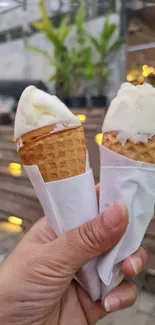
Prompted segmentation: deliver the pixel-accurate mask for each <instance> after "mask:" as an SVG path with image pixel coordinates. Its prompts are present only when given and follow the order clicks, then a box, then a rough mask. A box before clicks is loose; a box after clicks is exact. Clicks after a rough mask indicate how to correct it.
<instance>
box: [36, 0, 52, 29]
mask: <svg viewBox="0 0 155 325" xmlns="http://www.w3.org/2000/svg"><path fill="white" fill-rule="evenodd" d="M39 10H40V14H41V17H42V20H43V22H44V25H45V27H46V28H47V29H49V30H50V29H53V24H52V21H51V20H50V19H49V17H48V13H47V10H46V8H45V0H40V1H39Z"/></svg>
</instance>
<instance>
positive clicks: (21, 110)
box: [15, 86, 81, 140]
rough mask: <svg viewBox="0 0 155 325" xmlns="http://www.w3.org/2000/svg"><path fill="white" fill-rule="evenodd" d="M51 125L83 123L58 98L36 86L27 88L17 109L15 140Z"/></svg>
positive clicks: (77, 124) (76, 124)
mask: <svg viewBox="0 0 155 325" xmlns="http://www.w3.org/2000/svg"><path fill="white" fill-rule="evenodd" d="M51 124H56V125H61V124H66V125H67V126H79V125H81V122H80V120H79V119H78V118H77V117H76V116H75V115H74V114H72V112H71V111H70V110H69V109H68V108H67V107H66V105H65V104H64V103H62V102H61V101H60V100H59V98H57V97H56V96H51V95H50V94H48V93H45V92H44V91H42V90H39V89H37V88H36V87H34V86H29V87H27V88H26V89H25V90H24V92H23V93H22V95H21V97H20V100H19V104H18V108H17V113H16V117H15V139H16V140H17V139H19V138H20V137H21V136H22V135H23V134H25V133H27V132H30V131H33V130H36V129H38V128H41V127H44V126H47V125H51Z"/></svg>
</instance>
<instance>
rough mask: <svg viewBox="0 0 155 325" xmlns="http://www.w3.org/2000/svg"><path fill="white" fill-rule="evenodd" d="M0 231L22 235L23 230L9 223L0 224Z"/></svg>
mask: <svg viewBox="0 0 155 325" xmlns="http://www.w3.org/2000/svg"><path fill="white" fill-rule="evenodd" d="M0 229H1V230H3V231H6V232H14V233H22V232H23V228H22V227H21V226H18V225H14V224H11V223H9V222H0Z"/></svg>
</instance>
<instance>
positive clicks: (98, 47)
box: [89, 35, 100, 52]
mask: <svg viewBox="0 0 155 325" xmlns="http://www.w3.org/2000/svg"><path fill="white" fill-rule="evenodd" d="M89 39H90V42H91V43H92V44H93V46H94V47H95V49H96V50H97V51H98V52H100V43H99V40H98V39H97V38H95V37H93V36H91V35H89Z"/></svg>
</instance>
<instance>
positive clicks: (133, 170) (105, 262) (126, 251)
mask: <svg viewBox="0 0 155 325" xmlns="http://www.w3.org/2000/svg"><path fill="white" fill-rule="evenodd" d="M118 135H119V134H118V133H117V132H108V133H104V134H103V140H102V145H100V146H99V149H100V162H101V167H100V207H99V209H100V212H102V211H104V209H105V208H106V207H107V206H108V205H110V204H111V203H112V202H115V201H121V202H124V203H125V205H126V207H127V210H128V215H129V224H128V227H127V230H126V232H125V234H124V236H123V237H122V239H121V240H120V241H119V242H118V244H117V245H116V246H115V247H114V248H113V249H112V250H111V251H110V252H109V253H108V254H107V255H106V256H105V257H104V259H102V258H101V260H100V262H99V264H98V272H99V275H100V278H101V280H102V283H103V284H104V285H105V286H104V285H103V290H102V299H103V298H104V295H105V294H106V293H107V292H109V291H110V290H111V289H113V288H115V287H116V286H117V285H118V284H119V283H120V282H121V280H122V279H123V274H122V272H121V263H122V261H123V260H124V259H125V258H127V257H128V256H130V255H131V254H133V253H134V252H136V251H137V249H138V248H139V247H140V245H141V242H142V239H143V237H144V235H145V232H146V230H147V228H148V225H149V223H150V221H151V219H152V217H153V214H154V205H155V186H154V184H155V139H154V138H152V139H148V142H147V143H143V142H140V141H139V142H137V143H134V142H133V141H132V140H128V141H126V143H125V144H122V143H121V141H119V136H118Z"/></svg>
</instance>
